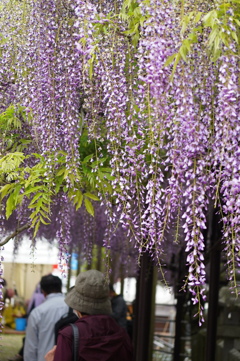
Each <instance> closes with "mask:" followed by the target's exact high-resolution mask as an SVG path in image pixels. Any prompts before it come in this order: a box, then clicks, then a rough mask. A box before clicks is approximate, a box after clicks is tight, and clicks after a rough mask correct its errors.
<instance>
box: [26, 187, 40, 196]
mask: <svg viewBox="0 0 240 361" xmlns="http://www.w3.org/2000/svg"><path fill="white" fill-rule="evenodd" d="M44 188H45V187H44V186H36V187H30V188H29V189H28V190H26V191H25V192H24V193H23V194H24V195H28V194H30V193H35V192H37V191H40V190H43V189H44Z"/></svg>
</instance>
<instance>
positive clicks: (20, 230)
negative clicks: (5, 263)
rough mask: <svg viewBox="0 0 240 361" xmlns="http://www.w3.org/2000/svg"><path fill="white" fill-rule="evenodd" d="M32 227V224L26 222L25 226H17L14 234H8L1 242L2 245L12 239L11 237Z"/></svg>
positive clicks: (0, 245)
mask: <svg viewBox="0 0 240 361" xmlns="http://www.w3.org/2000/svg"><path fill="white" fill-rule="evenodd" d="M30 227H31V224H29V223H26V224H25V225H24V226H22V227H20V228H17V229H16V230H15V231H14V232H13V233H12V234H10V235H9V236H7V237H6V238H5V239H4V240H3V241H2V242H0V247H2V246H4V245H5V244H6V243H8V242H9V241H10V239H12V238H14V237H16V236H17V235H18V234H19V233H21V232H23V231H25V229H28V228H30Z"/></svg>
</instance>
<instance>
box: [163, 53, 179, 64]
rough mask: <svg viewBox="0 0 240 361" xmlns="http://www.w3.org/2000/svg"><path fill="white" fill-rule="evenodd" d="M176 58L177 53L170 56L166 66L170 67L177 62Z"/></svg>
mask: <svg viewBox="0 0 240 361" xmlns="http://www.w3.org/2000/svg"><path fill="white" fill-rule="evenodd" d="M176 56H177V54H176V53H175V54H172V55H170V56H169V57H168V58H167V60H166V61H165V64H164V66H168V65H170V64H171V63H172V62H173V61H174V60H175V58H176Z"/></svg>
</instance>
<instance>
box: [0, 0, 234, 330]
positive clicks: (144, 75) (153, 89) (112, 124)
mask: <svg viewBox="0 0 240 361" xmlns="http://www.w3.org/2000/svg"><path fill="white" fill-rule="evenodd" d="M23 3H24V5H25V8H24V5H22V6H21V5H19V11H18V14H19V24H21V23H22V22H24V24H25V27H24V28H23V30H22V32H21V31H17V30H16V29H18V27H16V28H15V29H14V32H12V33H11V32H10V33H11V35H8V34H7V31H10V30H11V26H8V27H7V29H8V30H7V31H6V29H5V30H4V28H3V27H2V26H3V24H4V25H5V24H6V19H4V20H2V23H1V29H2V30H1V32H2V35H3V37H4V36H6V38H9V39H11V41H8V42H2V43H1V42H0V45H1V53H2V54H3V55H2V58H1V66H2V69H0V87H7V89H8V91H7V92H5V95H4V97H3V96H1V98H0V100H1V104H0V107H1V109H2V110H5V109H7V107H8V105H9V104H13V105H14V106H16V107H17V106H18V107H19V105H20V106H21V107H22V109H24V119H25V120H24V122H22V123H24V124H23V125H24V126H23V125H22V127H21V129H18V131H16V134H17V137H20V138H21V137H23V138H27V139H28V141H29V142H28V146H26V147H25V148H24V149H23V148H21V152H22V153H23V154H24V156H25V158H24V159H23V161H22V162H23V164H24V165H25V166H26V167H29V168H28V172H27V174H26V173H24V176H23V179H22V180H21V182H20V181H19V178H20V177H19V175H20V173H21V172H22V170H21V172H20V171H19V170H18V167H21V166H22V163H21V161H19V164H18V165H16V163H14V164H15V166H14V165H13V167H12V169H10V170H9V171H8V172H11V176H12V180H14V181H15V182H16V183H19V182H20V184H19V193H18V194H17V195H16V197H17V196H18V197H20V196H19V194H20V195H21V197H22V198H23V199H27V201H26V200H25V202H26V203H24V204H26V208H27V211H26V215H24V214H22V215H21V217H22V218H24V217H25V216H26V217H28V221H30V223H31V222H34V224H33V226H34V227H35V231H36V232H35V236H37V234H38V233H37V231H38V229H39V232H40V233H41V229H45V228H46V227H48V226H47V225H46V224H45V223H50V224H51V221H53V219H52V217H53V214H55V213H54V212H53V208H54V207H56V204H58V205H59V207H58V209H59V214H58V215H57V218H58V219H59V221H58V222H55V221H53V222H54V224H55V227H56V228H54V230H55V234H56V237H57V238H58V239H59V244H60V250H61V252H62V253H66V252H67V248H68V247H69V245H70V244H71V242H73V237H72V233H71V227H72V225H73V222H72V219H73V218H74V217H75V216H76V215H77V214H78V213H77V212H79V211H76V214H75V213H74V212H75V211H74V208H73V205H74V206H75V207H76V208H77V209H78V208H80V207H81V206H82V204H84V205H85V208H86V210H87V211H88V214H92V215H93V214H94V204H95V202H99V204H100V205H101V207H102V208H101V209H102V210H103V212H104V215H105V216H106V219H105V220H104V232H102V233H101V237H100V238H101V240H98V241H97V242H96V239H94V237H96V232H95V231H93V230H92V229H91V227H93V224H92V223H91V222H90V221H87V222H85V223H84V225H83V224H79V228H81V227H82V237H81V245H82V247H81V249H85V253H86V254H89V253H90V249H91V247H89V245H90V244H91V245H92V243H98V242H99V244H101V245H104V246H105V247H106V249H112V250H117V251H118V252H119V249H120V248H121V247H119V243H120V244H121V245H122V253H123V254H124V257H122V259H123V262H124V259H127V257H128V255H130V254H131V255H132V254H134V255H135V254H136V259H137V258H138V254H140V255H141V254H142V253H143V252H149V254H150V255H151V256H152V259H153V260H154V262H156V264H157V265H158V267H159V270H160V271H161V273H162V274H164V267H165V266H166V265H167V264H168V259H170V258H171V257H170V256H171V253H172V252H175V249H176V248H174V247H177V246H178V244H181V245H184V247H185V251H186V266H187V268H188V271H187V274H186V284H185V286H184V287H188V288H189V290H190V292H191V294H192V300H193V302H194V303H198V304H199V315H200V323H201V322H202V320H203V319H202V307H201V300H202V299H204V284H205V282H206V272H205V258H204V257H205V248H206V239H204V231H205V229H206V228H207V227H208V221H207V214H208V212H209V207H210V204H212V203H213V204H214V206H215V208H216V209H219V212H220V216H221V219H222V222H223V239H222V241H223V242H224V244H225V253H226V256H227V264H228V266H229V267H228V269H229V279H230V280H231V281H232V282H233V283H232V284H233V286H235V289H236V292H237V293H238V288H237V284H236V279H235V270H236V268H237V267H239V224H240V214H239V209H240V207H239V206H240V203H239V202H240V178H239V175H240V173H239V171H240V169H239V161H238V158H239V153H240V148H239V137H240V122H239V120H240V119H239V103H240V102H239V70H238V68H239V56H238V51H239V46H238V42H237V39H236V38H237V34H238V33H239V30H238V28H239V24H238V22H236V21H235V20H234V19H235V12H237V11H238V8H237V6H238V5H236V4H235V5H234V4H233V6H232V7H231V6H230V4H228V6H227V8H226V9H225V8H223V7H222V5H221V4H215V3H211V4H209V3H208V2H207V1H206V2H205V1H201V2H199V1H185V2H181V4H180V3H178V2H177V1H165V0H161V1H160V0H149V1H136V0H132V1H124V0H122V1H120V0H119V1H117V0H116V1H114V2H109V1H97V0H92V1H85V0H84V1H81V0H74V1H70V0H69V1H68V0H44V1H42V0H37V1H30V0H29V1H27V0H26V1H24V2H23ZM5 6H7V5H5ZM11 14H12V13H11ZM11 16H14V15H11ZM15 16H16V15H15ZM223 17H224V21H222V22H221V21H219V19H220V20H222V18H223ZM19 27H20V25H19ZM21 35H22V36H23V35H24V39H25V41H24V42H23V41H22V40H21ZM14 36H15V38H16V37H17V38H19V39H20V40H21V41H19V44H21V46H15V47H14V58H13V51H10V50H11V49H9V47H11V44H12V39H14ZM14 62H15V63H16V68H15V69H14V82H13V81H12V79H13V66H12V65H11V64H14ZM9 64H10V65H11V66H10V65H9ZM5 118H6V116H5ZM20 120H22V118H21V117H20ZM24 127H25V128H24ZM23 131H24V132H25V133H24V132H23ZM4 134H6V130H5V133H4ZM26 135H27V136H26ZM4 139H5V138H4ZM11 141H12V142H13V140H11ZM6 147H7V145H6V143H3V144H1V149H2V156H6V155H7V154H8V153H9V152H8V151H6ZM26 156H27V157H26ZM39 159H40V161H39ZM38 162H41V166H42V168H39V164H40V163H38ZM1 164H2V163H1ZM1 167H2V168H1V174H2V175H1V177H2V178H3V177H5V178H6V174H7V171H6V170H5V169H4V167H3V165H1ZM37 167H38V168H37ZM33 169H34V176H35V177H36V178H34V176H33ZM14 172H15V173H14ZM13 173H14V174H15V175H14V174H13ZM21 174H22V173H21ZM8 177H9V175H8ZM24 177H25V178H26V179H28V181H27V182H28V183H27V185H26V183H24V179H25V178H24ZM2 178H1V182H2V184H3V187H4V186H5V183H4V181H2ZM34 179H35V180H34ZM36 179H37V180H36ZM31 182H32V183H31ZM39 183H41V187H42V188H41V189H39V188H34V187H39ZM23 184H25V189H23V188H21V187H22V185H23ZM30 184H32V188H31V187H30ZM29 187H30V188H29ZM2 189H4V192H3V191H2V192H3V193H4V196H3V201H4V202H5V197H7V196H8V195H9V194H10V193H9V194H8V193H7V192H8V189H6V187H5V188H2ZM9 189H10V188H9ZM20 189H21V190H20ZM40 190H41V191H43V192H45V193H44V194H45V198H44V199H43V197H42V196H41V195H39V194H40ZM9 192H10V190H9ZM11 192H12V193H11V194H15V193H13V190H12V188H11ZM40 200H42V203H41V205H40V206H39V209H38V211H37V207H38V203H37V202H40ZM58 201H59V203H58ZM18 204H19V207H20V206H21V204H23V203H22V200H21V201H16V206H18ZM6 206H7V209H8V213H11V207H10V205H9V202H8V203H6ZM41 207H42V208H41ZM9 208H10V210H9ZM15 208H16V207H15ZM31 208H33V213H32V214H29V213H28V212H29V209H30V210H31ZM12 210H14V206H12ZM39 210H41V211H42V212H43V213H42V214H40V215H39V213H38V212H39ZM34 211H35V212H37V213H36V214H34ZM97 212H99V209H98V210H97ZM23 213H24V212H23ZM30 213H31V212H30ZM100 213H101V211H100ZM33 214H34V215H33ZM73 214H75V215H73ZM29 217H30V218H29ZM81 217H82V216H81ZM84 217H85V218H86V216H84ZM79 219H82V218H79ZM23 223H24V222H23ZM80 223H81V222H80ZM3 224H4V223H3ZM43 224H45V225H43ZM36 225H38V226H37V229H36ZM75 225H76V223H75V222H74V226H75ZM30 226H31V224H30ZM49 227H51V225H50V226H49ZM90 229H91V230H90ZM89 235H92V236H91V237H89ZM90 238H91V239H90ZM74 242H75V240H74ZM171 244H173V247H172V248H171V246H170V245H171ZM173 249H174V250H173ZM88 258H89V257H88Z"/></svg>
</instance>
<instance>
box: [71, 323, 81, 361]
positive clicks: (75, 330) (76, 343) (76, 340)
mask: <svg viewBox="0 0 240 361" xmlns="http://www.w3.org/2000/svg"><path fill="white" fill-rule="evenodd" d="M70 326H71V327H72V330H73V361H77V360H78V348H79V333H78V327H77V326H76V325H74V323H70Z"/></svg>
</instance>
